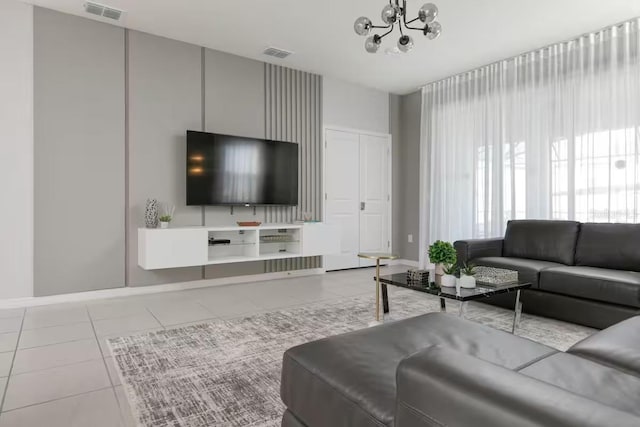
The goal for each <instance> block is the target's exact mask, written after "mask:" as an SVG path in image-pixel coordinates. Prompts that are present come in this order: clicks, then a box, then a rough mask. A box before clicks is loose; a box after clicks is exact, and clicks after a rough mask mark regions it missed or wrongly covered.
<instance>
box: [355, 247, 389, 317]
mask: <svg viewBox="0 0 640 427" xmlns="http://www.w3.org/2000/svg"><path fill="white" fill-rule="evenodd" d="M358 257H360V258H366V259H375V260H376V320H375V324H379V323H380V260H381V259H389V260H391V259H397V258H398V255H395V254H390V253H384V252H361V253H359V254H358ZM385 300H386V298H385Z"/></svg>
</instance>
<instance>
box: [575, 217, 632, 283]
mask: <svg viewBox="0 0 640 427" xmlns="http://www.w3.org/2000/svg"><path fill="white" fill-rule="evenodd" d="M638 242H640V224H596V223H587V224H582V227H581V229H580V237H579V238H578V245H577V246H576V265H585V266H590V267H601V268H611V269H615V270H630V271H640V248H639V246H638V245H639V243H638Z"/></svg>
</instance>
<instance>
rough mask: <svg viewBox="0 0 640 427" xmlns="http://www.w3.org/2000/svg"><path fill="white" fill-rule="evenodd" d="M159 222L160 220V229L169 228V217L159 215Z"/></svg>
mask: <svg viewBox="0 0 640 427" xmlns="http://www.w3.org/2000/svg"><path fill="white" fill-rule="evenodd" d="M159 220H160V228H169V223H170V222H171V215H161V216H160V218H159Z"/></svg>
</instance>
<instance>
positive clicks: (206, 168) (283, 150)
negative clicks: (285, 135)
mask: <svg viewBox="0 0 640 427" xmlns="http://www.w3.org/2000/svg"><path fill="white" fill-rule="evenodd" d="M297 204H298V144H294V143H290V142H281V141H269V140H263V139H255V138H244V137H240V136H231V135H221V134H215V133H206V132H196V131H187V205H297Z"/></svg>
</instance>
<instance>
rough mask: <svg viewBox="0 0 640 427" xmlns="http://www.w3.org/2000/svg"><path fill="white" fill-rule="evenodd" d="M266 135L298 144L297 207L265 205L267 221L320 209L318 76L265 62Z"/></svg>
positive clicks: (317, 260) (293, 265)
mask: <svg viewBox="0 0 640 427" xmlns="http://www.w3.org/2000/svg"><path fill="white" fill-rule="evenodd" d="M264 66H265V72H264V75H265V130H266V135H265V137H266V138H270V139H274V140H279V141H288V142H295V143H298V144H299V158H298V206H294V207H286V206H277V207H267V208H265V218H266V221H267V222H291V221H295V220H298V219H301V218H302V213H303V212H311V214H312V216H313V218H314V219H321V218H322V212H321V206H322V200H321V197H322V176H321V170H322V157H321V153H322V151H321V148H322V147H321V144H322V95H321V94H322V77H321V76H319V75H316V74H311V73H306V72H304V71H298V70H292V69H290V68H285V67H281V66H278V65H273V64H265V65H264ZM321 264H322V259H321V257H311V258H295V259H285V260H274V261H268V262H267V267H266V268H267V272H274V271H286V270H300V269H305V268H319V267H321Z"/></svg>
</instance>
